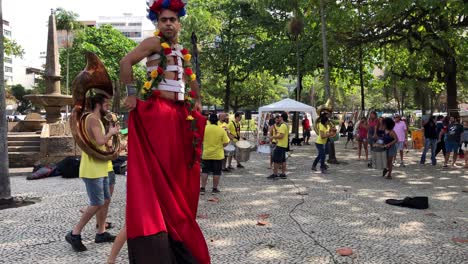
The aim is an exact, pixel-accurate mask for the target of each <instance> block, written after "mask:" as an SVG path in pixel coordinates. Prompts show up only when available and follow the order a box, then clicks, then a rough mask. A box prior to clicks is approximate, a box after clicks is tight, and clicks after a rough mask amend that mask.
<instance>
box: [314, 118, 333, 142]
mask: <svg viewBox="0 0 468 264" xmlns="http://www.w3.org/2000/svg"><path fill="white" fill-rule="evenodd" d="M318 129H319V134H318V135H317V140H316V141H315V143H317V144H322V145H323V144H325V143H327V140H328V138H323V137H321V136H320V132H323V133H325V134H326V133H328V130H330V128H329V127H328V126H324V125H322V124H321V123H319V125H318Z"/></svg>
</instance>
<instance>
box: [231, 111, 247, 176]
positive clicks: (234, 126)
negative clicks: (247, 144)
mask: <svg viewBox="0 0 468 264" xmlns="http://www.w3.org/2000/svg"><path fill="white" fill-rule="evenodd" d="M241 119H242V113H240V112H236V113H235V114H234V120H233V121H231V122H229V124H228V130H229V138H230V139H231V141H232V142H233V143H234V144H236V143H237V142H238V141H239V140H240V139H241V132H240V126H241V124H240V121H241ZM227 160H228V164H229V166H228V169H229V170H233V169H234V168H233V167H232V156H229V157H228V158H227ZM236 161H237V168H240V169H242V168H244V166H243V165H242V164H241V163H240V162H239V161H238V160H236Z"/></svg>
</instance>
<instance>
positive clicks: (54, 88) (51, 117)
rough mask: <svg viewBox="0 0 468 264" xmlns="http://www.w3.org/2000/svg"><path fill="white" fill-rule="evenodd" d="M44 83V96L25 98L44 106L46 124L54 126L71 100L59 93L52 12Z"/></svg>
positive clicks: (58, 68) (54, 27)
mask: <svg viewBox="0 0 468 264" xmlns="http://www.w3.org/2000/svg"><path fill="white" fill-rule="evenodd" d="M43 78H44V79H45V83H46V93H45V94H35V95H27V96H25V98H27V99H28V100H30V101H31V103H33V104H34V105H41V106H44V108H45V110H46V120H47V123H48V124H54V123H57V122H59V121H60V120H61V114H60V109H61V108H62V107H63V106H66V105H71V104H72V102H73V99H72V97H71V96H69V95H63V94H61V92H60V80H61V79H62V77H61V76H60V64H59V52H58V45H57V28H56V26H55V14H54V11H53V10H52V12H51V14H50V16H49V34H48V38H47V57H46V68H45V73H44V75H43Z"/></svg>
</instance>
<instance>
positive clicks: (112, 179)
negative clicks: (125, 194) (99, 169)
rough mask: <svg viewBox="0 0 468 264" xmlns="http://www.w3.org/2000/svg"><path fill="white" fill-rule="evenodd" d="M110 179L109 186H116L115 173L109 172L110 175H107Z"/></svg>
mask: <svg viewBox="0 0 468 264" xmlns="http://www.w3.org/2000/svg"><path fill="white" fill-rule="evenodd" d="M107 176H108V177H109V186H112V185H115V172H114V171H109V174H107Z"/></svg>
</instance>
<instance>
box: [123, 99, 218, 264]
mask: <svg viewBox="0 0 468 264" xmlns="http://www.w3.org/2000/svg"><path fill="white" fill-rule="evenodd" d="M188 115H189V112H188V110H187V108H186V107H185V105H184V104H183V103H180V102H173V101H170V100H166V99H162V98H152V99H150V100H148V101H146V102H145V101H140V100H139V101H138V103H137V107H136V108H135V109H134V110H133V111H132V112H131V113H130V118H129V122H128V131H129V133H128V161H127V165H128V166H127V168H128V170H127V209H126V222H127V236H128V242H129V243H128V245H129V255H132V254H133V255H134V256H133V258H134V259H142V257H144V256H140V257H139V256H135V254H136V255H138V254H148V253H150V252H148V251H147V252H146V253H145V252H144V251H145V250H143V251H142V250H138V249H137V248H133V249H132V244H133V245H135V247H138V248H140V249H141V248H142V245H141V244H142V243H143V244H145V243H146V247H147V250H152V249H151V248H153V251H157V250H160V249H161V248H167V249H169V250H172V251H173V252H169V253H167V252H166V253H167V254H166V253H164V254H158V255H159V256H163V255H167V256H172V257H173V258H174V259H176V260H177V259H179V261H174V260H171V261H167V262H164V261H161V262H157V261H156V260H154V259H153V260H148V262H147V263H173V262H174V263H192V262H193V263H200V264H205V263H210V257H209V254H208V248H207V245H206V242H205V238H204V237H203V233H202V232H201V230H200V228H199V226H198V224H197V222H196V215H197V207H198V199H199V191H200V164H199V162H198V158H197V162H195V163H194V153H197V156H198V153H199V152H196V150H195V148H194V147H193V144H192V143H193V134H194V132H192V131H193V129H192V128H191V122H190V121H188V120H187V116H188ZM192 116H193V117H194V118H195V119H196V120H197V123H196V127H197V129H198V131H197V133H199V135H203V132H204V128H205V123H206V119H205V118H204V117H203V116H202V115H201V114H200V113H199V112H195V113H192ZM201 141H202V140H201ZM200 144H201V142H199V144H198V146H197V147H198V148H200V147H201V146H200ZM161 233H163V234H164V233H167V236H168V239H164V240H162V239H159V240H158V241H163V242H158V243H172V244H171V245H169V246H167V245H162V246H161V245H159V246H153V245H154V239H153V241H152V240H151V239H149V240H148V241H147V242H145V239H144V238H145V237H146V238H154V237H155V236H157V235H160V234H161ZM131 241H138V243H131ZM168 241H169V242H168ZM174 245H178V246H179V248H178V249H174ZM180 246H182V249H183V250H185V251H188V252H183V253H180ZM143 247H145V246H143ZM156 253H158V252H156ZM159 253H161V252H159ZM178 255H184V257H183V259H186V256H189V257H188V258H190V256H192V257H193V259H195V261H182V260H181V258H179V257H180V256H178ZM131 258H132V256H131ZM131 263H146V261H136V260H135V261H134V262H131Z"/></svg>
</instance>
